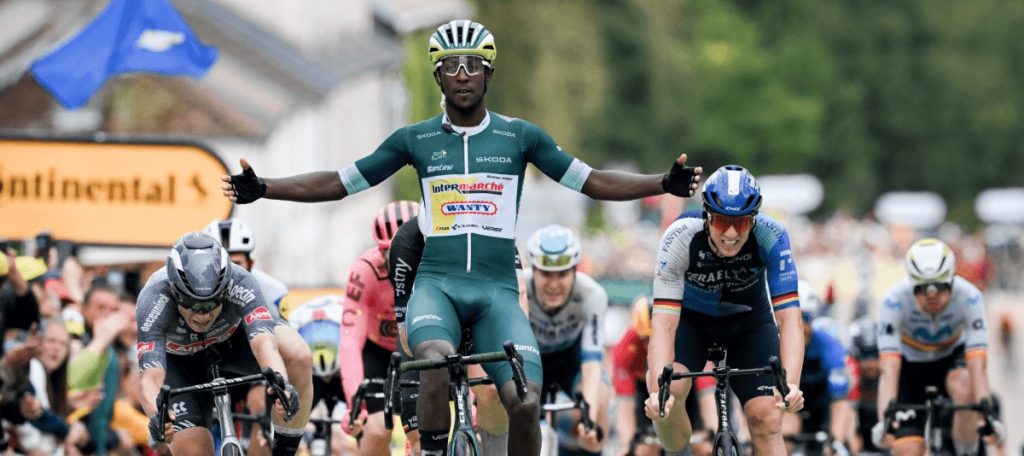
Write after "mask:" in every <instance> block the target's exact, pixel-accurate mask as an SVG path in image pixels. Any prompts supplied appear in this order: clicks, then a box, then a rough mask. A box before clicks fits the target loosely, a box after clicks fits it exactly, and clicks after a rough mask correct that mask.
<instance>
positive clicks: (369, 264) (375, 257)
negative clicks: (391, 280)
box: [349, 247, 388, 280]
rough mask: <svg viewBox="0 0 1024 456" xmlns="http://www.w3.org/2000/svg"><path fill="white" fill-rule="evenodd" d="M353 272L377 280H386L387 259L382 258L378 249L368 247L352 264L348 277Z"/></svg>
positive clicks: (382, 255)
mask: <svg viewBox="0 0 1024 456" xmlns="http://www.w3.org/2000/svg"><path fill="white" fill-rule="evenodd" d="M354 272H358V273H361V274H372V276H373V277H376V278H377V279H378V280H386V279H387V278H388V269H387V259H386V258H384V254H383V253H382V252H381V251H380V249H379V248H377V247H370V248H368V249H366V251H364V252H363V253H362V254H360V255H359V258H356V260H355V261H354V262H352V267H351V272H350V274H349V275H351V273H354Z"/></svg>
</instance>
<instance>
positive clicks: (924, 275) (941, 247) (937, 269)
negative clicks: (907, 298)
mask: <svg viewBox="0 0 1024 456" xmlns="http://www.w3.org/2000/svg"><path fill="white" fill-rule="evenodd" d="M904 267H905V268H906V269H907V275H908V276H910V281H911V283H913V284H914V286H917V285H926V284H936V283H944V284H949V285H952V284H953V277H955V276H956V256H955V255H953V250H952V249H950V248H949V246H948V245H946V243H945V242H942V241H940V240H938V239H935V238H927V239H921V240H920V241H917V242H915V243H914V245H912V246H910V250H908V251H907V257H906V260H905V261H904Z"/></svg>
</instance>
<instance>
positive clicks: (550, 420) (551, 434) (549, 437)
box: [540, 385, 604, 456]
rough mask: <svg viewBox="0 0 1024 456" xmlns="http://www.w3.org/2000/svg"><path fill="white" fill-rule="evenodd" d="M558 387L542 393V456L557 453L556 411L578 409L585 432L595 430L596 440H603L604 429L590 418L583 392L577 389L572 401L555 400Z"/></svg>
mask: <svg viewBox="0 0 1024 456" xmlns="http://www.w3.org/2000/svg"><path fill="white" fill-rule="evenodd" d="M557 395H558V387H557V385H556V386H553V387H549V388H548V389H547V391H546V392H545V393H544V405H542V406H541V413H544V414H546V419H545V420H543V421H542V422H541V426H540V432H541V444H540V454H541V455H542V456H557V455H558V431H557V430H555V415H556V414H557V413H558V412H566V411H569V410H579V412H580V421H582V423H583V428H584V429H585V430H586V432H590V431H597V440H599V441H600V440H604V431H603V430H602V429H601V428H600V427H599V426H597V425H596V424H594V420H592V419H591V418H590V404H589V403H588V402H587V400H586V399H584V398H583V393H581V392H579V391H577V392H576V394H575V395H574V396H573V400H572V401H568V402H556V398H557Z"/></svg>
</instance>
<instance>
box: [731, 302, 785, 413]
mask: <svg viewBox="0 0 1024 456" xmlns="http://www.w3.org/2000/svg"><path fill="white" fill-rule="evenodd" d="M726 349H727V350H728V353H727V355H726V359H725V361H726V364H727V365H728V366H729V367H731V368H734V369H754V368H758V367H765V366H767V365H768V358H769V357H771V356H779V330H778V328H777V327H776V326H775V323H774V322H772V321H763V322H761V323H758V324H755V325H753V326H752V327H751V328H749V329H748V330H746V331H743V333H742V334H741V335H738V336H737V337H735V338H733V339H731V340H730V341H729V343H728V344H727V346H726ZM729 385H730V386H731V387H732V391H733V392H734V393H735V394H736V397H737V398H739V400H740V404H746V403H747V401H749V400H750V399H753V398H754V397H757V396H772V395H774V394H775V390H774V387H775V379H774V378H773V377H772V375H771V374H759V375H738V376H736V377H732V378H730V379H729Z"/></svg>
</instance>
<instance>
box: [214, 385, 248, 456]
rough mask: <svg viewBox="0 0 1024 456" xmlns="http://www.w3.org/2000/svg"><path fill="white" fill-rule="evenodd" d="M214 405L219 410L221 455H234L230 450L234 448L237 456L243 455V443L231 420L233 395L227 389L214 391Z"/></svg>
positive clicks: (222, 388) (221, 388)
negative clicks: (236, 433)
mask: <svg viewBox="0 0 1024 456" xmlns="http://www.w3.org/2000/svg"><path fill="white" fill-rule="evenodd" d="M213 403H214V405H215V408H216V410H217V421H218V422H219V423H220V429H221V442H220V454H222V455H223V454H232V450H229V449H228V448H231V447H234V448H235V449H236V450H237V453H236V454H243V453H242V443H241V442H240V441H239V440H238V436H236V435H235V423H234V420H232V419H231V395H230V394H228V389H227V387H220V388H216V389H214V390H213Z"/></svg>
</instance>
